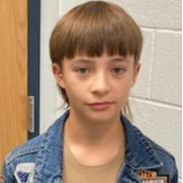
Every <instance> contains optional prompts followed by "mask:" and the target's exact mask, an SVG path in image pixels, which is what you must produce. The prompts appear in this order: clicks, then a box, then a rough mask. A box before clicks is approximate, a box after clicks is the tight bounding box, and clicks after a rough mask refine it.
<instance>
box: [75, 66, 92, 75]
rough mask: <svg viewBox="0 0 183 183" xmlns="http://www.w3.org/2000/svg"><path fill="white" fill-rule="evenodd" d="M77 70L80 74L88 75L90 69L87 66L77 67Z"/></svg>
mask: <svg viewBox="0 0 183 183" xmlns="http://www.w3.org/2000/svg"><path fill="white" fill-rule="evenodd" d="M76 72H77V73H78V74H80V75H86V74H88V73H89V70H88V69H87V68H78V69H76Z"/></svg>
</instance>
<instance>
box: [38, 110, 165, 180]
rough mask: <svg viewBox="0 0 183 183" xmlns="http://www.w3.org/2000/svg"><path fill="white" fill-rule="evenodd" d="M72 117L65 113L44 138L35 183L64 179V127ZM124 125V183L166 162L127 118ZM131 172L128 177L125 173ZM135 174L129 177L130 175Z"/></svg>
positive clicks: (122, 117) (123, 122)
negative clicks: (139, 171) (141, 171)
mask: <svg viewBox="0 0 183 183" xmlns="http://www.w3.org/2000/svg"><path fill="white" fill-rule="evenodd" d="M68 115H69V111H67V112H65V113H64V114H63V115H62V116H61V117H60V118H59V119H58V120H57V121H56V122H55V123H54V124H53V125H52V126H51V127H50V128H49V129H48V131H47V132H46V133H45V134H44V138H43V141H42V143H41V150H40V152H39V153H38V158H37V160H36V174H35V182H37V183H53V179H56V178H60V179H62V174H63V166H62V162H63V161H62V155H63V133H62V131H63V126H64V122H65V121H66V119H67V117H68ZM121 121H122V124H123V126H124V129H125V132H126V161H125V164H124V167H123V168H122V170H121V173H120V177H121V179H120V180H123V182H124V183H125V180H124V178H122V177H126V180H127V175H128V176H129V175H130V177H129V180H130V179H132V178H133V179H135V178H137V179H138V177H137V176H136V174H135V173H133V172H135V171H138V170H141V169H143V170H145V169H153V168H157V167H160V166H162V162H161V161H160V159H159V158H158V155H157V154H156V152H155V151H154V150H153V148H152V146H151V145H150V144H149V142H148V140H147V137H145V136H144V135H143V134H142V133H141V132H140V131H139V130H138V129H137V128H136V127H134V126H133V125H132V124H131V122H129V121H128V120H127V119H126V118H125V117H124V116H121ZM125 171H128V174H126V173H125ZM130 171H131V172H132V173H131V174H129V172H130Z"/></svg>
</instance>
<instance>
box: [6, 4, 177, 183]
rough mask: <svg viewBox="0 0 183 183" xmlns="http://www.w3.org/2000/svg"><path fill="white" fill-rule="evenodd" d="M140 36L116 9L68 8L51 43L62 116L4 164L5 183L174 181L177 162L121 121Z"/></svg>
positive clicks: (109, 6)
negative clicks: (60, 96) (65, 107)
mask: <svg viewBox="0 0 183 183" xmlns="http://www.w3.org/2000/svg"><path fill="white" fill-rule="evenodd" d="M142 42H143V38H142V34H141V31H140V29H139V27H138V26H137V24H136V23H135V22H134V20H133V19H132V17H130V16H129V15H128V14H127V13H126V12H125V11H124V10H123V9H122V8H121V7H119V6H117V5H115V4H112V3H107V2H103V1H91V2H87V3H84V4H82V5H79V6H77V7H75V8H73V9H72V10H70V11H69V12H68V13H67V14H66V15H65V16H63V18H61V19H60V20H59V21H58V23H57V24H56V26H55V28H54V30H53V32H52V35H51V39H50V55H51V60H52V68H53V74H54V76H55V78H56V81H57V84H58V86H59V89H60V91H61V93H62V95H63V98H64V100H65V102H66V103H67V104H68V109H67V111H66V112H65V113H64V114H63V115H62V116H61V117H60V118H59V119H58V120H57V121H56V122H55V123H54V124H53V125H52V126H51V127H50V128H49V129H48V131H47V132H45V133H44V134H42V135H40V136H38V137H36V138H34V139H32V140H30V141H28V142H27V143H25V144H24V145H22V146H20V147H17V148H16V149H15V150H14V151H12V152H11V153H10V154H9V155H8V156H7V157H6V160H5V165H4V169H3V179H4V181H5V182H7V183H33V182H34V183H60V182H62V183H103V182H105V183H132V182H133V183H138V182H147V183H148V182H153V183H156V182H161V183H165V182H169V183H177V168H176V164H175V160H174V158H173V156H172V155H170V154H169V153H168V152H167V151H166V150H164V149H163V148H162V147H160V146H159V145H157V144H156V143H155V142H153V141H152V140H150V139H149V138H148V137H146V136H145V135H144V134H143V133H142V132H140V130H138V129H137V128H136V127H135V126H133V125H132V124H131V122H130V121H129V120H128V119H127V118H126V117H125V113H124V111H125V109H126V107H127V101H128V96H129V93H130V90H131V88H132V87H133V85H134V84H135V82H136V78H137V76H138V73H139V70H140V64H139V58H140V54H141V49H142Z"/></svg>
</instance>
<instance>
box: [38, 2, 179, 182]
mask: <svg viewBox="0 0 183 183" xmlns="http://www.w3.org/2000/svg"><path fill="white" fill-rule="evenodd" d="M83 2H86V0H70V1H68V0H60V1H58V0H52V1H49V0H44V1H42V13H41V15H42V20H41V22H42V25H41V119H40V120H41V124H40V125H41V129H40V130H41V132H43V131H45V130H46V129H47V128H48V126H49V125H51V123H52V122H53V120H54V119H56V118H57V116H58V115H60V113H62V111H59V110H58V109H59V104H60V102H59V101H60V100H61V99H60V96H59V95H58V92H57V90H56V84H55V82H54V79H53V76H52V74H51V65H50V59H49V51H48V42H49V36H50V33H51V30H52V28H53V26H54V24H55V22H56V21H57V20H58V18H59V17H61V16H62V15H63V14H65V13H66V12H67V11H68V10H69V9H71V8H72V7H74V6H75V5H77V4H80V3H83ZM110 2H114V3H116V4H119V5H120V6H122V7H123V8H124V9H125V10H126V11H127V12H128V13H129V14H130V15H131V16H132V17H133V18H134V19H135V20H136V22H137V23H138V24H139V25H140V27H141V29H142V31H143V35H144V47H143V52H142V57H141V60H140V62H141V64H142V67H141V72H140V75H139V78H138V81H137V84H136V86H135V87H134V89H133V91H132V93H131V97H130V105H131V110H132V113H133V121H134V124H135V125H136V126H138V128H140V129H141V130H142V131H143V132H144V133H145V134H147V135H148V136H149V137H150V138H152V139H153V140H154V141H156V142H157V143H159V144H160V145H162V146H163V147H165V148H166V149H167V150H169V151H170V152H171V153H172V154H173V155H174V156H175V157H176V161H177V164H178V169H179V172H180V174H179V176H180V182H181V179H182V178H181V172H182V169H181V162H182V156H181V154H182V153H181V149H182V141H181V139H182V138H181V129H182V124H181V119H182V117H181V115H182V98H181V96H182V92H181V86H182V85H181V84H182V80H181V68H182V55H181V50H182V49H181V48H182V29H181V28H182V24H181V23H182V17H181V6H182V1H181V0H156V1H152V0H138V1H132V0H110ZM48 10H49V11H48Z"/></svg>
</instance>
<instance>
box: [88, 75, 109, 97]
mask: <svg viewBox="0 0 183 183" xmlns="http://www.w3.org/2000/svg"><path fill="white" fill-rule="evenodd" d="M110 91H111V87H110V85H109V81H108V80H107V77H106V76H105V74H98V75H96V76H95V78H94V80H93V83H92V86H91V92H92V93H93V94H97V95H105V94H107V93H109V92H110Z"/></svg>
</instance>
